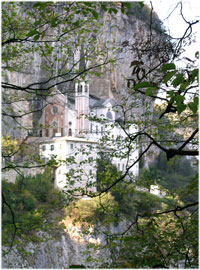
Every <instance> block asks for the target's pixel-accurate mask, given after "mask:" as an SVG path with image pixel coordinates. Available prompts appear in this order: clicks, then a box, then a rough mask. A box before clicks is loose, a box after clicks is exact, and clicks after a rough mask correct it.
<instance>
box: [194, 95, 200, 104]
mask: <svg viewBox="0 0 200 270" xmlns="http://www.w3.org/2000/svg"><path fill="white" fill-rule="evenodd" d="M194 103H195V104H197V105H198V104H199V98H198V97H195V98H194Z"/></svg>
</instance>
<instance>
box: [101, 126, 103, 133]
mask: <svg viewBox="0 0 200 270" xmlns="http://www.w3.org/2000/svg"><path fill="white" fill-rule="evenodd" d="M101 135H103V127H101Z"/></svg>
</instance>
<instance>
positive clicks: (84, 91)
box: [75, 82, 89, 137]
mask: <svg viewBox="0 0 200 270" xmlns="http://www.w3.org/2000/svg"><path fill="white" fill-rule="evenodd" d="M75 109H76V111H77V121H76V135H77V136H78V137H87V136H88V130H89V123H88V122H89V120H88V115H89V84H86V83H85V82H81V83H76V84H75Z"/></svg>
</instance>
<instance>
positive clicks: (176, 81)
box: [172, 74, 185, 87]
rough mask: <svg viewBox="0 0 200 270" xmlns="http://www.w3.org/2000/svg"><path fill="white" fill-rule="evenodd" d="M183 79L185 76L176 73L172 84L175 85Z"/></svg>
mask: <svg viewBox="0 0 200 270" xmlns="http://www.w3.org/2000/svg"><path fill="white" fill-rule="evenodd" d="M184 80H185V78H184V76H183V74H178V75H177V76H176V78H175V79H174V80H173V82H172V85H173V86H174V87H177V86H178V85H179V84H181V83H182V82H184Z"/></svg>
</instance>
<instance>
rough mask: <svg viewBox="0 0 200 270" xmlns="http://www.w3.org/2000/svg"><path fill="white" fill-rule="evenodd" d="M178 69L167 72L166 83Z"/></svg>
mask: <svg viewBox="0 0 200 270" xmlns="http://www.w3.org/2000/svg"><path fill="white" fill-rule="evenodd" d="M176 72H177V70H173V71H170V72H168V73H167V75H166V76H165V77H164V83H165V84H166V83H167V82H168V81H169V80H170V79H171V78H172V77H173V76H174V74H176Z"/></svg>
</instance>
